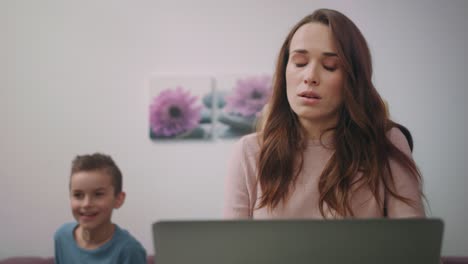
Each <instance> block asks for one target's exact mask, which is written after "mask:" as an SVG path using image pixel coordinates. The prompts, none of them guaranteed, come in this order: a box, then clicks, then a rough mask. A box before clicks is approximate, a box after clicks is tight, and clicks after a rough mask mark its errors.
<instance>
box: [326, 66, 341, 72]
mask: <svg viewBox="0 0 468 264" xmlns="http://www.w3.org/2000/svg"><path fill="white" fill-rule="evenodd" d="M323 68H324V69H325V70H327V71H330V72H334V71H336V69H337V68H338V67H337V66H329V65H323Z"/></svg>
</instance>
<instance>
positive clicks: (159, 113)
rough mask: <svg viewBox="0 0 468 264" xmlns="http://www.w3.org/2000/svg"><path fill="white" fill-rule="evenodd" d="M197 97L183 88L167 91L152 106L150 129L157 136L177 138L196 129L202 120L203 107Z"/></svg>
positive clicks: (157, 97)
mask: <svg viewBox="0 0 468 264" xmlns="http://www.w3.org/2000/svg"><path fill="white" fill-rule="evenodd" d="M197 99H198V98H197V97H196V96H192V95H191V94H190V92H189V91H184V90H183V89H182V87H177V88H176V89H175V90H174V89H166V90H164V91H162V92H161V93H160V94H159V95H158V96H156V97H155V98H154V99H153V102H152V104H151V105H150V127H151V131H152V132H153V133H154V135H156V136H165V137H170V136H175V135H178V134H181V133H184V132H187V131H190V130H192V129H194V128H196V127H197V126H198V124H199V121H200V118H201V108H202V107H201V105H198V104H196V101H197Z"/></svg>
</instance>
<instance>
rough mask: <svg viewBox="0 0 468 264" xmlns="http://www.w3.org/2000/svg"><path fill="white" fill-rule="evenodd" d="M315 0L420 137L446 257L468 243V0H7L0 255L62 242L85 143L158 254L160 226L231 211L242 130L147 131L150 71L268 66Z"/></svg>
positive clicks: (0, 71)
mask: <svg viewBox="0 0 468 264" xmlns="http://www.w3.org/2000/svg"><path fill="white" fill-rule="evenodd" d="M319 7H328V8H334V9H338V10H340V11H342V12H344V13H345V14H347V15H348V16H349V17H350V18H351V19H352V20H354V21H355V23H356V24H357V25H358V26H359V27H360V28H361V30H362V31H363V33H364V35H365V36H366V38H367V40H368V42H369V45H370V47H371V50H372V53H373V60H374V66H375V76H374V80H375V83H376V85H377V87H378V89H379V91H380V92H381V93H382V95H383V96H384V97H385V98H386V99H387V100H388V101H389V103H390V106H391V113H392V115H393V117H394V118H395V119H396V120H397V121H400V122H401V123H403V124H405V125H406V126H407V127H409V128H410V130H411V131H412V133H413V135H414V137H415V144H416V148H415V152H414V156H415V159H416V161H417V163H418V164H419V166H420V168H421V170H422V172H423V174H424V177H425V191H426V193H427V197H428V199H429V202H430V205H431V208H432V215H433V216H436V217H441V218H443V219H444V220H445V223H446V233H445V239H444V244H443V254H444V255H468V228H466V225H467V223H468V210H467V204H466V202H468V199H467V194H466V191H465V188H466V186H468V181H467V178H466V172H467V171H468V167H467V164H468V162H467V161H468V160H467V158H466V157H467V150H466V149H467V148H468V144H467V142H468V141H467V140H465V136H466V134H467V132H468V131H467V128H466V123H467V122H466V121H467V117H466V115H467V107H466V105H465V100H466V99H468V94H467V90H468V89H467V86H466V83H467V82H468V77H467V76H468V74H467V72H466V69H467V68H468V63H467V61H468V55H467V54H468V53H467V52H466V47H467V46H468V45H467V39H468V33H467V32H468V30H467V27H468V18H467V14H468V2H467V1H462V0H460V1H456V0H454V1H423V0H420V1H403V0H401V1H396V2H395V1H391V2H389V1H387V2H386V3H380V2H379V3H377V2H376V1H372V0H368V1H306V0H291V1H280V0H274V1H267V0H262V1H259V0H258V1H247V0H242V1H241V0H236V1H219V0H200V1H191V0H173V1H169V0H160V1H116V0H101V1H94V0H86V1H59V0H56V1H52V0H44V1H34V0H31V1H25V0H1V1H0V19H1V20H0V131H1V132H0V177H1V189H0V201H1V202H2V204H1V207H2V208H1V209H0V221H1V224H0V259H2V258H5V257H8V256H13V255H42V256H50V255H52V254H53V243H52V236H53V233H54V231H55V229H56V228H57V227H58V226H60V225H61V224H62V223H63V222H66V221H70V220H72V217H71V213H70V210H69V207H68V196H67V195H68V189H67V188H68V187H67V185H68V172H69V166H70V161H71V159H72V158H73V157H74V156H75V155H76V154H82V153H89V152H94V151H102V152H106V153H110V154H111V155H112V156H113V157H114V158H115V160H116V161H117V163H118V164H119V165H120V167H121V169H122V170H123V172H124V177H125V178H124V180H125V182H124V187H125V189H126V191H127V195H128V196H127V201H126V204H125V206H124V207H123V208H122V209H120V210H118V211H117V212H116V214H115V221H116V222H117V223H119V224H120V225H121V226H123V227H125V228H127V229H129V230H130V232H131V233H133V234H134V235H135V236H136V237H137V238H138V239H139V240H140V241H142V243H143V245H144V246H145V247H146V248H147V251H148V253H153V249H152V240H151V236H150V225H151V223H152V222H154V221H156V220H159V219H167V218H181V219H189V218H190V219H191V218H197V219H200V218H220V217H221V210H222V196H223V180H224V179H223V178H224V175H225V172H226V163H227V160H228V157H229V155H230V151H231V147H232V144H233V141H218V142H211V143H206V142H205V143H203V142H189V143H160V144H155V143H153V142H151V141H150V140H149V139H148V135H147V134H148V133H147V131H148V129H147V119H148V116H147V109H148V106H147V102H148V98H147V87H146V86H145V81H146V78H147V77H148V76H149V75H150V73H152V72H158V71H164V72H175V73H191V74H193V73H195V74H196V73H202V74H205V73H212V74H216V73H219V74H223V73H232V72H234V73H238V72H262V73H263V72H272V70H273V65H274V61H275V59H276V55H277V52H278V51H279V48H280V45H281V42H282V41H283V39H284V37H285V35H286V33H287V32H288V31H289V29H290V28H291V27H292V25H293V24H295V23H296V22H297V21H298V20H299V19H300V18H302V17H303V16H304V15H306V14H308V13H310V12H312V11H313V10H314V9H316V8H319Z"/></svg>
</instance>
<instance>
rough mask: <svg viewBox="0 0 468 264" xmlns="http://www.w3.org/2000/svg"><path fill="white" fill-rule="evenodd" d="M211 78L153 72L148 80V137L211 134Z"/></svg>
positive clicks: (204, 136) (161, 138)
mask: <svg viewBox="0 0 468 264" xmlns="http://www.w3.org/2000/svg"><path fill="white" fill-rule="evenodd" d="M213 83H214V82H213V78H212V77H209V76H190V75H185V76H184V75H172V74H154V75H153V76H151V78H150V80H149V98H150V102H149V137H150V139H151V140H154V141H164V140H184V139H198V140H210V139H212V138H213V114H214V112H213V98H212V95H213V89H214V87H213Z"/></svg>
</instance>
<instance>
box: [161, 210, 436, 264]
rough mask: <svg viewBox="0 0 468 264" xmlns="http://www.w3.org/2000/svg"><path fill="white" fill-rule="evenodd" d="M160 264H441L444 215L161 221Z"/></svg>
mask: <svg viewBox="0 0 468 264" xmlns="http://www.w3.org/2000/svg"><path fill="white" fill-rule="evenodd" d="M152 231H153V242H154V249H155V263H157V264H276V263H278V264H305V263H307V264H310V263H320V264H322V263H327V264H338V263H340V264H342V263H347V264H354V263H359V264H387V263H388V264H390V263H391V264H397V263H399V264H406V263H408V264H410V263H411V264H439V263H440V252H441V243H442V235H443V222H442V221H441V220H440V219H365V220H216V221H161V222H156V223H154V224H153V226H152Z"/></svg>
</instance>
